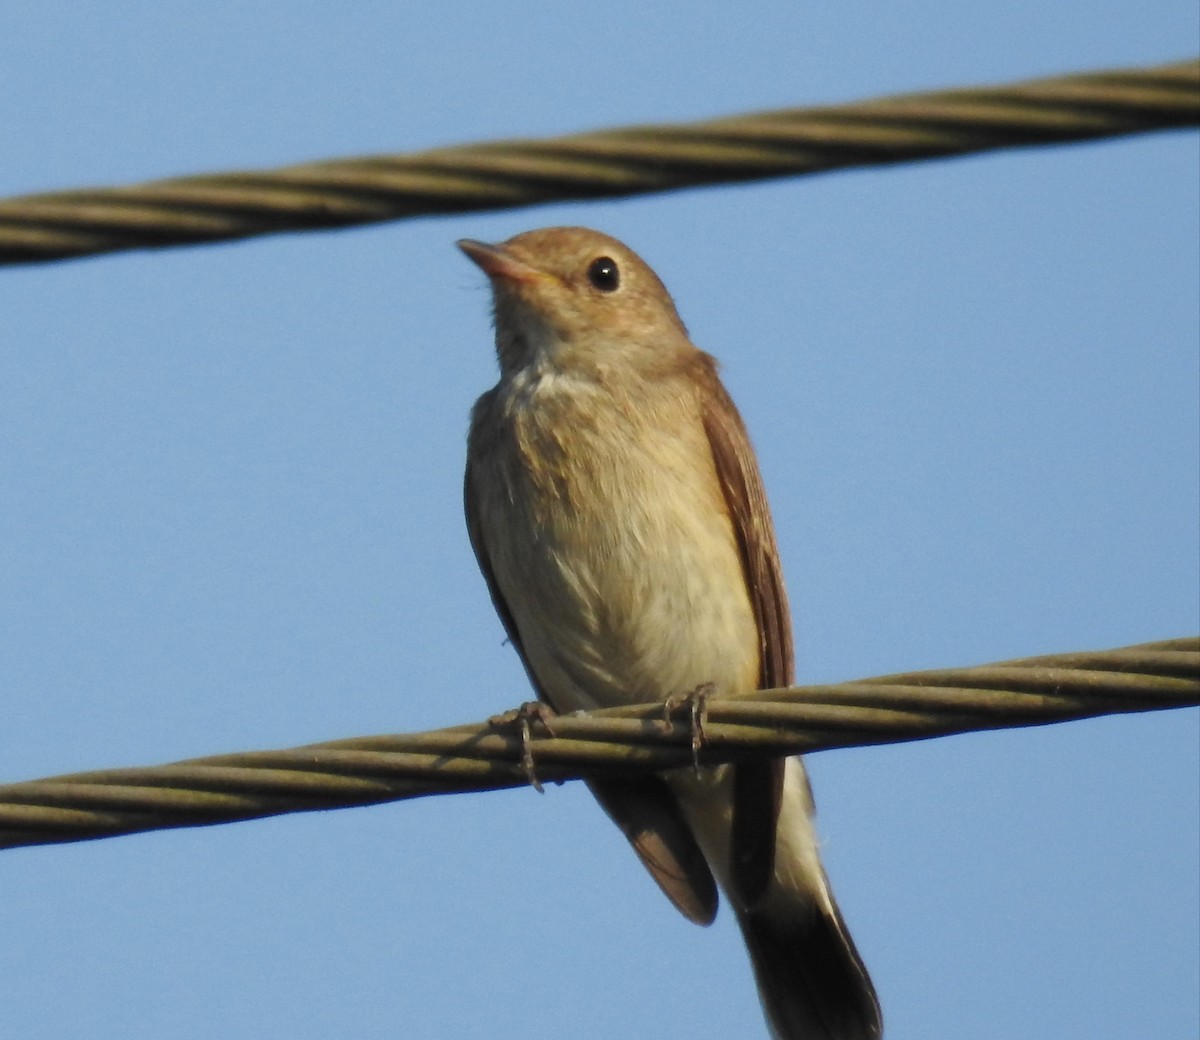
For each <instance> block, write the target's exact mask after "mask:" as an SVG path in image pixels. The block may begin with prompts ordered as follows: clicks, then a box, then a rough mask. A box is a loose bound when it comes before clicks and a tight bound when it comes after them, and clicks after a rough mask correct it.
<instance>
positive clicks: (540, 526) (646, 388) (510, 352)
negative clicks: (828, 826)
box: [457, 227, 882, 1040]
mask: <svg viewBox="0 0 1200 1040" xmlns="http://www.w3.org/2000/svg"><path fill="white" fill-rule="evenodd" d="M457 244H458V246H459V248H460V249H461V250H462V251H463V252H464V253H465V254H466V255H467V257H468V258H469V259H471V260H472V261H473V262H474V263H475V264H476V265H477V266H478V267H479V268H480V269H482V271H483V272H484V273H485V274H486V275H487V277H488V279H489V282H490V285H491V289H492V303H493V323H494V326H495V348H496V355H497V359H498V364H499V379H498V381H497V383H496V385H495V386H494V387H492V388H491V389H490V390H488V391H487V392H486V393H484V394H483V395H482V396H481V397H480V398H479V399H478V401H476V403H475V405H474V408H473V409H472V412H471V422H470V430H469V434H468V439H467V465H466V475H465V481H464V504H465V509H466V517H467V529H468V533H469V536H470V542H471V546H472V548H473V549H474V552H475V556H476V558H477V560H478V563H479V566H480V569H481V570H482V572H483V576H484V579H485V582H486V584H487V588H488V591H489V593H490V595H491V599H492V602H493V605H494V606H495V609H496V611H497V613H498V614H499V616H500V619H501V621H502V623H503V625H504V628H505V630H506V632H507V635H508V638H509V641H510V642H511V643H512V645H513V646H514V647H515V648H516V650H517V652H518V654H519V655H520V658H521V661H522V663H523V664H524V666H525V670H526V672H527V674H528V676H529V679H530V681H531V683H532V685H533V687H534V688H535V690H536V692H537V695H538V700H539V702H541V703H542V704H545V705H547V706H548V707H549V708H550V709H551V710H552V711H553V712H555V713H569V712H576V711H588V710H594V709H598V708H606V707H614V706H618V705H625V704H634V703H650V702H668V703H674V704H680V703H683V702H686V701H687V700H688V699H689V698H691V699H692V701H693V705H694V704H695V702H696V701H697V700H698V699H703V698H705V697H711V698H718V697H721V696H725V695H729V694H734V693H741V692H747V691H752V690H756V689H768V688H774V687H782V686H788V685H791V684H792V682H793V678H794V676H793V670H794V665H793V647H792V631H791V618H790V613H789V609H788V601H787V594H786V591H785V588H784V581H783V575H782V570H781V566H780V557H779V550H778V547H777V544H776V538H775V531H774V526H773V523H772V520H771V514H770V510H769V508H768V505H767V498H766V493H765V491H764V488H763V482H762V477H761V475H760V472H759V467H758V463H757V460H756V457H755V454H754V450H753V448H752V447H751V443H750V439H749V436H748V434H747V431H746V427H745V425H744V423H743V421H742V418H741V416H740V415H739V413H738V410H737V408H736V407H735V405H734V403H733V401H732V399H731V398H730V396H729V394H728V392H727V391H726V390H725V387H724V386H723V384H722V382H721V380H720V377H719V374H718V369H717V362H716V360H715V359H714V358H713V357H712V356H710V355H709V354H707V353H705V352H704V351H702V350H700V349H699V348H698V347H696V346H695V345H693V343H692V342H691V339H690V338H689V335H688V332H687V329H686V328H685V326H684V324H683V322H682V320H681V319H680V317H679V314H678V312H677V310H676V307H675V304H674V301H673V300H672V298H671V296H670V294H669V293H668V292H667V289H666V288H665V286H664V285H663V283H662V282H661V281H660V280H659V278H658V276H657V275H656V274H655V273H654V271H653V270H652V269H651V268H650V266H649V265H647V264H646V263H645V262H644V261H643V260H642V259H641V258H640V257H639V256H638V255H637V254H636V253H634V252H633V250H631V249H630V248H628V247H627V246H625V245H623V244H622V243H621V242H619V241H617V240H616V239H614V238H611V237H609V236H608V235H605V234H603V233H601V232H598V231H593V230H590V229H588V228H582V227H551V228H541V229H538V230H533V231H527V232H524V233H522V234H519V235H516V236H515V237H513V238H510V239H508V240H507V241H504V242H502V243H499V244H488V243H485V242H481V241H477V240H474V239H462V240H460V241H459V242H458V243H457ZM587 783H588V787H589V788H590V789H591V791H592V793H593V795H594V796H595V798H596V800H597V801H599V803H600V805H601V806H602V807H603V809H604V810H605V811H606V812H607V813H608V815H609V816H610V817H611V818H612V820H613V822H614V823H616V825H617V826H618V827H619V828H620V829H621V831H622V832H623V833H624V834H625V837H626V838H627V839H628V840H629V842H630V844H631V845H632V846H633V849H634V851H635V852H636V853H637V855H638V857H639V858H640V859H641V861H642V863H643V865H644V866H645V867H646V869H647V870H648V871H649V873H650V875H651V877H652V878H653V879H654V881H655V882H656V883H657V884H658V886H659V887H660V889H661V890H662V892H663V893H664V894H665V895H666V896H667V898H668V899H669V900H670V901H671V902H672V903H673V904H674V905H675V907H676V908H677V909H678V910H679V911H680V912H681V913H683V914H684V916H685V917H687V918H688V919H690V920H692V921H694V922H696V923H698V924H702V925H707V924H710V923H711V922H712V921H713V919H714V917H715V915H716V912H717V906H718V902H719V899H720V896H719V894H718V891H719V890H720V891H723V893H724V895H725V898H726V900H727V901H728V903H729V904H730V905H731V906H732V908H733V911H734V913H735V915H736V917H737V921H738V924H739V925H740V927H741V932H742V935H743V938H744V940H745V944H746V947H747V949H748V951H749V956H750V960H751V963H752V967H753V970H754V975H755V979H756V983H757V987H758V994H759V998H760V1001H761V1003H762V1006H763V1010H764V1014H765V1017H766V1021H767V1026H768V1029H769V1031H770V1033H771V1035H772V1036H773V1037H775V1038H776V1040H872V1038H877V1037H880V1036H881V1035H882V1018H881V1013H880V1009H879V1001H878V999H877V997H876V995H875V990H874V987H873V985H872V983H871V979H870V976H869V975H868V973H867V969H866V967H865V966H864V964H863V960H862V958H861V957H860V955H859V953H858V951H857V949H856V948H855V945H854V941H853V940H852V938H851V936H850V933H849V931H848V929H847V926H846V923H845V920H844V919H843V917H842V914H841V912H840V910H839V909H838V905H837V903H836V902H835V900H834V897H833V893H832V890H831V888H830V884H829V880H828V878H827V876H826V874H825V870H824V868H823V867H822V865H821V861H820V858H819V850H818V843H817V839H816V835H815V830H814V823H813V814H814V805H813V798H812V791H811V787H810V785H809V782H808V779H807V777H806V775H805V772H804V766H803V763H802V762H801V760H800V758H799V757H793V758H786V759H776V760H766V761H761V762H747V763H738V764H736V765H718V766H705V767H697V768H695V769H693V768H681V769H677V770H671V771H668V772H665V773H662V774H652V775H647V776H641V777H635V778H629V779H609V778H604V779H592V780H589V781H587Z"/></svg>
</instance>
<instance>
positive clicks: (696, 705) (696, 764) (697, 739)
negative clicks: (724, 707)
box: [663, 682, 717, 775]
mask: <svg viewBox="0 0 1200 1040" xmlns="http://www.w3.org/2000/svg"><path fill="white" fill-rule="evenodd" d="M716 692H717V687H716V684H715V683H710V682H706V683H701V684H700V685H699V686H697V687H696V688H695V689H693V690H689V691H688V692H687V693H673V694H671V696H670V697H668V698H667V699H666V701H665V702H664V703H663V718H664V719H665V720H666V721H667V722H671V721H672V718H671V717H672V716H673V715H674V714H675V712H676V711H678V710H679V709H680V708H682V707H683V706H684V705H686V706H687V708H688V714H689V716H690V718H691V723H692V768H693V769H695V770H696V773H697V775H698V774H699V773H700V749H701V748H702V747H704V745H705V744H706V743H708V738H707V737H706V736H705V734H704V724H705V722H707V721H708V698H709V697H710V696H712V694H714V693H716Z"/></svg>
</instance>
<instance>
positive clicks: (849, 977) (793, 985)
mask: <svg viewBox="0 0 1200 1040" xmlns="http://www.w3.org/2000/svg"><path fill="white" fill-rule="evenodd" d="M826 884H828V883H826ZM824 895H825V896H826V897H828V888H826V892H825V893H824ZM770 903H771V904H772V905H770V906H768V907H764V908H762V909H761V910H747V911H739V912H738V923H739V924H740V925H741V927H742V935H743V936H744V937H745V940H746V948H747V949H748V950H749V951H750V960H751V962H752V964H753V965H754V976H755V979H756V980H757V981H758V994H759V998H760V999H761V1001H762V1005H763V1010H764V1011H765V1012H766V1015H767V1020H768V1021H769V1022H770V1024H771V1029H772V1032H773V1034H774V1036H775V1037H776V1038H777V1040H878V1038H879V1037H880V1036H882V1034H883V1023H882V1019H881V1016H880V1011H879V1001H878V999H877V998H876V996H875V989H874V987H873V986H872V985H871V979H870V976H869V975H868V974H867V969H866V967H865V966H864V965H863V962H862V958H861V957H859V955H858V950H856V949H855V948H854V941H853V940H852V939H851V938H850V933H849V931H848V930H847V928H846V924H845V922H844V921H843V920H842V915H841V914H840V913H839V912H838V909H837V906H836V905H835V904H834V903H833V901H832V899H829V898H826V899H825V900H818V901H811V900H809V901H804V902H801V901H799V900H792V901H791V903H790V905H788V906H783V905H780V904H781V901H780V900H778V899H775V900H770Z"/></svg>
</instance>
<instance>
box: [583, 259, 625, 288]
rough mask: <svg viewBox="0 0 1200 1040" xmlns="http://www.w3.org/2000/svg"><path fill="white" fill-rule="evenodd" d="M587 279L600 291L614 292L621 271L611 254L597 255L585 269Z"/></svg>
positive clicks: (619, 280)
mask: <svg viewBox="0 0 1200 1040" xmlns="http://www.w3.org/2000/svg"><path fill="white" fill-rule="evenodd" d="M587 276H588V281H589V282H591V283H592V285H594V286H595V287H596V288H597V289H599V290H600V291H601V292H616V291H617V287H618V286H619V285H620V284H621V272H620V271H618V270H617V262H616V261H615V260H614V259H613V258H612V257H611V256H598V257H596V259H595V260H593V261H592V262H591V263H590V264H588V269H587Z"/></svg>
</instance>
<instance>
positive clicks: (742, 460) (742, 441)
mask: <svg viewBox="0 0 1200 1040" xmlns="http://www.w3.org/2000/svg"><path fill="white" fill-rule="evenodd" d="M701 379H702V380H703V385H704V391H705V392H704V397H703V409H704V410H703V419H704V429H705V431H706V432H707V434H708V442H709V445H710V446H711V448H712V455H713V463H714V464H715V466H716V469H717V477H718V479H719V480H720V482H721V490H722V491H723V492H724V495H725V505H726V507H727V508H728V510H729V518H730V520H731V521H732V522H733V530H734V535H735V536H736V538H737V544H738V551H739V552H740V553H741V557H742V570H743V573H744V574H745V577H746V590H747V591H748V592H749V594H750V603H751V605H752V606H753V608H754V617H755V620H756V621H757V622H758V640H759V674H758V688H759V689H764V690H765V689H770V688H772V687H777V686H790V685H791V683H792V669H793V654H792V627H791V618H790V615H789V612H788V603H787V593H786V592H785V591H784V587H783V572H782V569H781V568H780V564H779V549H778V547H777V546H776V544H775V529H774V526H773V525H772V523H771V511H770V509H769V507H768V506H767V496H766V492H765V491H764V490H763V483H762V476H761V475H760V474H759V472H758V463H757V461H756V460H755V457H754V449H753V448H751V446H750V438H749V436H748V435H747V433H746V427H745V425H744V424H743V423H742V418H741V416H740V415H739V414H738V410H737V408H736V407H735V406H734V403H733V400H732V399H731V398H730V396H729V394H728V392H727V391H726V390H725V387H724V386H722V385H721V381H720V379H719V378H718V377H717V370H716V362H715V361H713V359H712V358H710V357H708V356H707V355H705V356H704V359H703V369H702V372H701ZM783 767H784V763H783V760H782V759H777V760H775V761H771V762H761V763H760V762H754V763H744V764H740V765H738V766H736V767H735V771H734V777H733V829H732V836H731V842H730V848H731V852H730V856H731V863H730V868H731V873H732V875H733V883H734V884H735V885H736V886H737V889H738V892H739V894H740V896H741V898H742V900H743V901H744V905H746V906H752V905H753V904H754V902H755V901H756V900H757V899H758V898H759V897H760V896H761V895H762V894H763V893H764V892H765V891H766V889H767V886H768V885H769V884H770V881H771V876H772V874H773V871H774V865H775V829H776V824H777V821H778V819H779V809H780V805H781V802H782V799H783Z"/></svg>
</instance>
